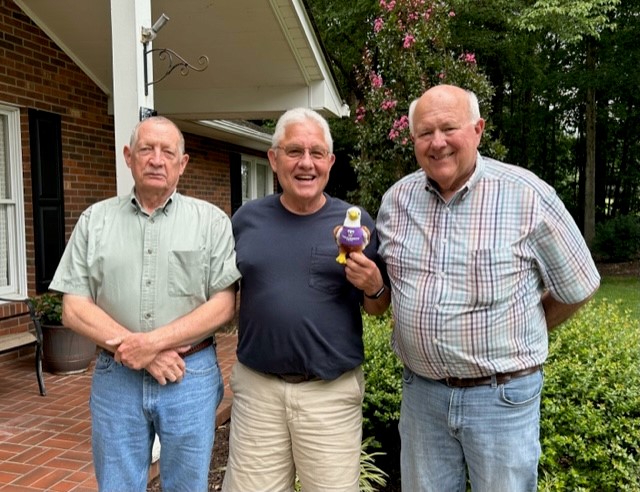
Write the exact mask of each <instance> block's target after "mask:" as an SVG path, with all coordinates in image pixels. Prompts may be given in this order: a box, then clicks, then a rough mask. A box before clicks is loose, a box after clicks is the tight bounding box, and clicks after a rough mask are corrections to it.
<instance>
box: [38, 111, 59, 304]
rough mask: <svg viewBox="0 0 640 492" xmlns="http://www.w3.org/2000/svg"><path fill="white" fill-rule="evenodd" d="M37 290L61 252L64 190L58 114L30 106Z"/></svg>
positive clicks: (43, 287) (44, 287) (46, 286)
mask: <svg viewBox="0 0 640 492" xmlns="http://www.w3.org/2000/svg"><path fill="white" fill-rule="evenodd" d="M29 139H30V141H31V146H30V148H31V183H32V192H33V228H34V242H35V266H36V292H37V293H42V292H46V291H47V290H48V289H49V284H50V283H51V280H52V279H53V274H54V273H55V271H56V268H57V267H58V263H59V262H60V258H61V257H62V253H63V252H64V246H65V237H64V194H63V183H62V129H61V118H60V115H57V114H54V113H48V112H46V111H39V110H35V109H30V110H29Z"/></svg>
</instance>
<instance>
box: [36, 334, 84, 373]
mask: <svg viewBox="0 0 640 492" xmlns="http://www.w3.org/2000/svg"><path fill="white" fill-rule="evenodd" d="M42 337H43V347H42V352H43V354H42V355H43V356H42V362H43V365H44V369H45V371H47V372H51V373H54V374H77V373H81V372H84V371H86V370H87V369H88V368H89V364H90V363H91V361H92V360H93V357H94V356H95V354H96V344H95V343H94V342H93V341H92V340H90V339H88V338H86V337H83V336H82V335H79V334H77V333H76V332H74V331H73V330H71V329H69V328H67V327H65V326H62V325H47V324H43V325H42Z"/></svg>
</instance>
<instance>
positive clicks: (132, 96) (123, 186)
mask: <svg viewBox="0 0 640 492" xmlns="http://www.w3.org/2000/svg"><path fill="white" fill-rule="evenodd" d="M151 25H152V20H151V1H150V0H111V50H112V53H113V55H112V62H111V63H112V67H113V99H112V100H113V121H114V129H115V149H116V185H117V193H118V195H122V194H127V193H129V192H130V191H131V188H132V187H133V178H132V177H131V171H130V170H129V168H128V167H127V164H126V162H125V160H124V156H123V154H122V150H123V149H124V146H125V145H126V144H128V143H129V137H130V136H131V130H133V127H134V126H135V125H136V123H138V121H139V120H140V108H141V107H144V108H153V107H154V99H153V86H150V87H149V90H148V93H149V95H148V96H145V95H144V57H143V53H142V49H143V45H142V43H141V42H140V39H141V33H142V27H151ZM150 47H151V44H149V48H150ZM147 70H148V74H149V78H150V79H153V64H152V62H151V56H148V57H147Z"/></svg>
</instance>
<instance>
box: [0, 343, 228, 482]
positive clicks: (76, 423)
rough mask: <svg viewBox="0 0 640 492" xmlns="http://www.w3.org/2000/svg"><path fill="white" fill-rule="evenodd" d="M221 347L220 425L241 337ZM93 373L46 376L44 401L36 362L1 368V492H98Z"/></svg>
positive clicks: (24, 361)
mask: <svg viewBox="0 0 640 492" xmlns="http://www.w3.org/2000/svg"><path fill="white" fill-rule="evenodd" d="M217 342H218V360H219V364H220V368H221V369H222V373H223V376H224V380H225V396H224V399H223V401H222V403H221V404H220V407H219V408H218V412H217V415H216V425H220V424H221V423H224V422H226V421H227V420H228V419H229V415H230V412H231V400H232V394H231V389H230V388H229V375H230V373H231V367H232V366H233V364H234V362H235V348H236V336H235V334H218V335H217ZM92 367H93V363H92V366H91V367H90V368H89V371H87V372H86V373H82V374H74V375H55V374H49V373H45V375H44V379H45V386H46V389H47V396H40V394H39V392H38V384H37V382H36V376H35V371H34V368H33V360H32V359H26V360H21V361H17V362H12V363H7V364H4V365H0V492H27V491H28V492H34V491H44V490H46V491H55V492H95V491H96V490H97V486H96V481H95V477H94V474H93V462H92V459H91V442H90V441H91V420H90V416H89V407H88V402H89V389H90V385H91V370H92Z"/></svg>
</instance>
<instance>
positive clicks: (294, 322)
mask: <svg viewBox="0 0 640 492" xmlns="http://www.w3.org/2000/svg"><path fill="white" fill-rule="evenodd" d="M325 196H326V197H327V201H326V203H325V204H324V206H323V207H322V208H321V209H320V210H319V211H317V212H316V213H314V214H311V215H296V214H293V213H291V212H289V211H288V210H287V209H285V208H284V207H283V206H282V204H281V203H280V195H270V196H267V197H265V198H260V199H258V200H254V201H250V202H247V203H245V204H244V205H242V207H240V208H239V209H238V211H237V212H236V213H235V214H234V216H233V217H232V220H231V221H232V224H233V232H234V235H235V240H236V254H237V262H238V269H239V270H240V272H241V273H242V280H241V282H240V293H241V294H240V325H239V329H238V360H239V361H240V362H241V363H242V364H244V365H246V366H248V367H250V368H252V369H254V370H256V371H260V372H263V373H271V374H306V375H312V376H318V377H320V378H322V379H327V380H330V379H335V378H337V377H338V376H340V375H341V374H342V373H344V372H346V371H348V370H351V369H353V368H354V367H357V366H358V365H359V364H361V363H362V361H363V358H364V349H363V344H362V317H361V313H360V306H361V303H362V291H360V290H359V289H357V288H356V287H354V286H353V285H352V284H351V283H350V282H349V281H348V280H347V278H346V275H345V272H344V266H343V265H341V264H339V263H338V262H336V257H337V256H338V246H337V245H336V242H335V238H334V235H333V229H334V227H335V226H337V225H341V224H342V223H343V222H344V219H345V215H346V211H347V209H348V208H349V207H350V205H349V204H348V203H346V202H344V201H342V200H339V199H336V198H332V197H330V196H328V195H325ZM361 224H362V225H365V226H367V227H368V228H369V231H370V232H371V241H370V242H369V245H368V246H367V248H366V249H365V254H366V255H367V256H368V257H369V258H371V259H374V260H377V253H376V252H377V248H378V241H377V237H376V234H375V227H374V222H373V220H372V219H371V217H370V216H369V214H368V213H367V212H365V211H364V210H362V218H361Z"/></svg>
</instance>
